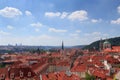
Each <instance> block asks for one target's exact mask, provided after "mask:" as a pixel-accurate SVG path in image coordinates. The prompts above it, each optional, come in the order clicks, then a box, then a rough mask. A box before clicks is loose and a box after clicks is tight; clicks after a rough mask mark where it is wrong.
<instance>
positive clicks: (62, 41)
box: [61, 41, 64, 54]
mask: <svg viewBox="0 0 120 80" xmlns="http://www.w3.org/2000/svg"><path fill="white" fill-rule="evenodd" d="M61 52H62V54H64V43H63V41H62V50H61Z"/></svg>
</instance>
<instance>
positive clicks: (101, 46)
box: [99, 39, 103, 52]
mask: <svg viewBox="0 0 120 80" xmlns="http://www.w3.org/2000/svg"><path fill="white" fill-rule="evenodd" d="M102 50H103V43H102V39H100V42H99V51H100V52H101V51H102Z"/></svg>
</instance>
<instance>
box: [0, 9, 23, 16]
mask: <svg viewBox="0 0 120 80" xmlns="http://www.w3.org/2000/svg"><path fill="white" fill-rule="evenodd" d="M0 15H1V16H3V17H7V18H14V17H16V16H20V15H22V12H21V11H20V10H19V9H17V8H13V7H5V8H4V9H1V10H0Z"/></svg>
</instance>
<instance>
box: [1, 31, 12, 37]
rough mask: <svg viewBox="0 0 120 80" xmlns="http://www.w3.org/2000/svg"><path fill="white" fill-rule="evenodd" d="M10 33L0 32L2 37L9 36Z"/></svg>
mask: <svg viewBox="0 0 120 80" xmlns="http://www.w3.org/2000/svg"><path fill="white" fill-rule="evenodd" d="M9 34H10V33H8V32H5V31H2V30H0V35H3V36H4V35H9Z"/></svg>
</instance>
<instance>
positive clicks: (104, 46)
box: [103, 39, 111, 49]
mask: <svg viewBox="0 0 120 80" xmlns="http://www.w3.org/2000/svg"><path fill="white" fill-rule="evenodd" d="M103 49H111V43H110V42H109V41H108V40H107V39H106V40H105V42H104V43H103Z"/></svg>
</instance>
